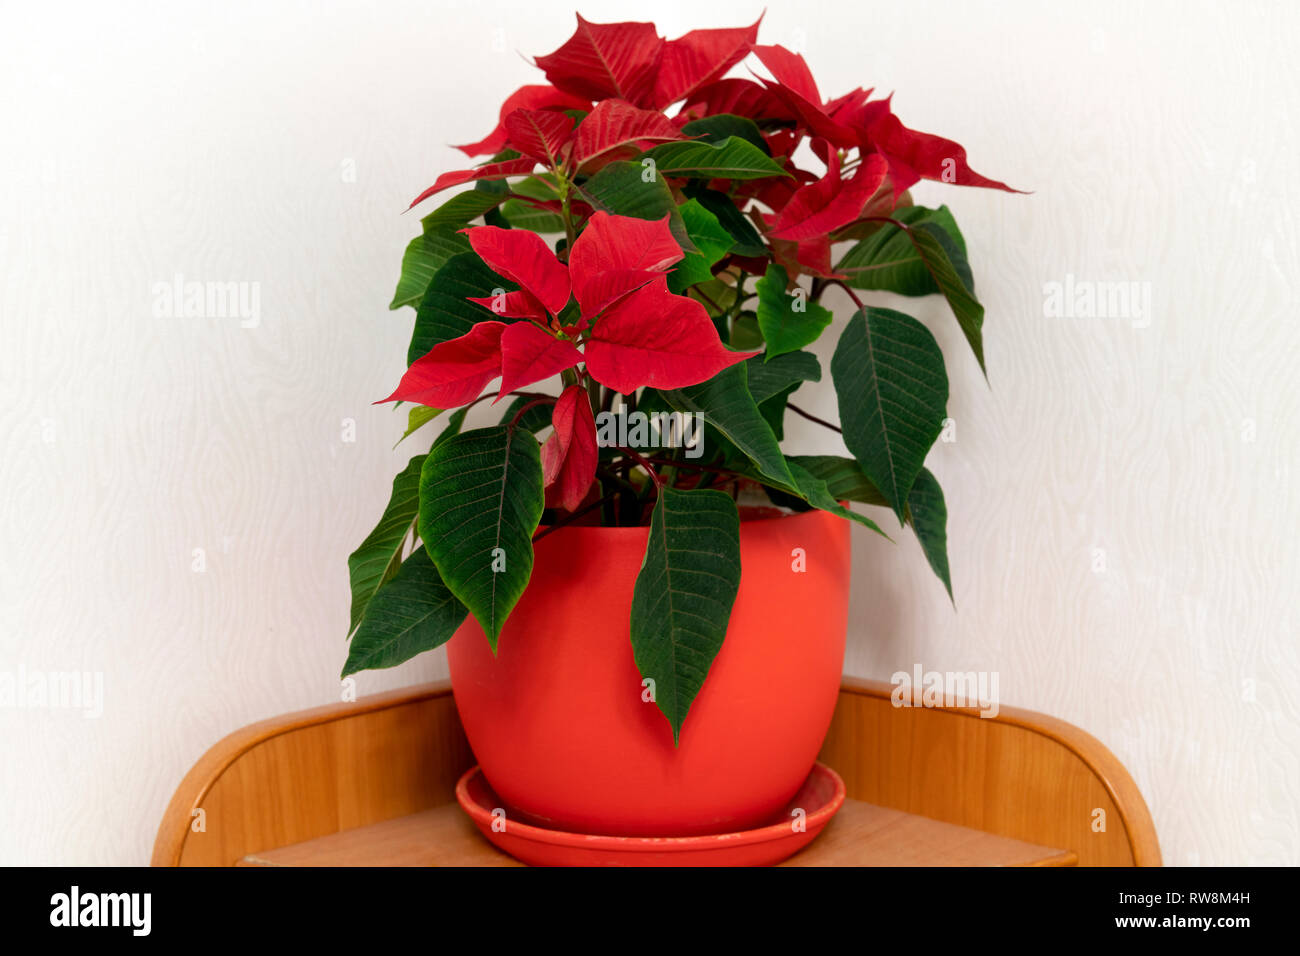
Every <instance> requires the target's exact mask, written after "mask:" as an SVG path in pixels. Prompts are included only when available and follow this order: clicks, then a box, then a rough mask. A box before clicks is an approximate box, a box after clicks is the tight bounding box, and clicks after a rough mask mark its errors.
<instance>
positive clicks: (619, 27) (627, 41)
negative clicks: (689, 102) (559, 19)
mask: <svg viewBox="0 0 1300 956" xmlns="http://www.w3.org/2000/svg"><path fill="white" fill-rule="evenodd" d="M663 42H664V41H663V40H662V39H660V37H659V34H658V33H657V32H656V31H655V25H654V24H653V23H590V22H589V21H587V20H584V19H583V18H582V14H578V29H577V30H576V31H575V32H574V34H573V36H571V37H570V38H569V39H568V40H567V41H565V43H564V45H563V46H561V47H560V48H559V49H558V50H556V51H555V52H554V53H551V54H548V55H547V56H539V57H537V61H536V62H537V65H538V66H539V67H541V69H543V70H544V71H546V78H547V79H548V80H550V81H551V82H552V83H553V84H554V85H555V86H556V88H557V89H561V90H564V91H565V92H567V93H571V94H573V95H574V96H585V97H587V98H588V99H592V100H603V99H608V98H610V97H616V98H618V99H621V100H627V101H628V102H629V103H634V104H636V105H638V106H651V105H653V102H652V100H653V97H652V95H651V94H652V91H653V89H654V81H655V68H656V66H658V63H659V53H660V50H661V49H662V48H663Z"/></svg>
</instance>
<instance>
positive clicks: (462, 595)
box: [419, 426, 542, 653]
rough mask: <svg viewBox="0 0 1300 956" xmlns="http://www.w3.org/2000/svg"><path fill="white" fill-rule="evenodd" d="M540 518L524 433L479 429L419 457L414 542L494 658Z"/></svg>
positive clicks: (536, 464) (525, 574) (536, 469)
mask: <svg viewBox="0 0 1300 956" xmlns="http://www.w3.org/2000/svg"><path fill="white" fill-rule="evenodd" d="M541 517H542V462H541V455H540V454H539V452H538V445H537V439H536V438H534V437H533V435H532V434H531V433H530V432H527V431H524V430H523V429H510V428H506V427H505V426H496V427H493V428H478V429H475V430H473V431H468V432H464V433H463V434H460V435H457V436H455V437H454V438H451V439H448V440H447V441H446V442H443V443H442V444H440V445H437V446H435V447H434V449H433V450H432V451H430V452H429V456H428V458H426V459H425V462H424V468H423V470H422V471H421V473H420V517H419V529H420V538H421V539H422V540H423V541H424V546H425V548H426V549H427V550H428V552H429V556H430V557H431V558H433V563H434V564H436V565H437V566H438V573H439V574H441V575H442V579H443V580H444V581H445V582H446V583H447V587H448V588H450V589H451V592H452V594H454V595H456V597H457V598H459V599H460V601H461V603H462V604H464V605H465V606H466V607H467V608H469V610H470V613H471V614H473V615H474V617H475V618H476V619H477V620H478V622H479V624H480V625H481V626H482V627H483V631H484V633H485V634H486V635H487V638H488V643H489V644H490V645H491V646H492V651H493V653H496V646H497V637H498V636H499V635H500V633H501V628H502V627H503V626H504V624H505V622H506V618H507V617H509V615H510V612H511V610H513V609H514V606H515V604H516V603H517V602H518V601H519V596H520V595H521V594H523V593H524V588H525V587H527V586H528V579H529V578H530V577H531V576H532V573H533V542H532V535H533V532H534V531H535V530H536V529H537V523H538V522H539V521H540V520H541Z"/></svg>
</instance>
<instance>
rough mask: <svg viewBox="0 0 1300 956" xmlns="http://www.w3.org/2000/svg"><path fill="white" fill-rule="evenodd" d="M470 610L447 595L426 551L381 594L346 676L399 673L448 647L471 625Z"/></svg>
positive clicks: (358, 639) (360, 634)
mask: <svg viewBox="0 0 1300 956" xmlns="http://www.w3.org/2000/svg"><path fill="white" fill-rule="evenodd" d="M465 614H466V611H465V606H464V605H463V604H461V603H460V601H458V600H456V596H455V595H454V594H452V593H451V591H449V590H447V586H446V585H445V584H443V583H442V578H441V577H439V575H438V569H437V568H436V567H434V564H433V561H432V560H431V559H430V558H429V555H428V553H427V552H425V550H424V549H423V548H420V549H418V550H416V551H414V552H412V553H411V556H410V557H409V558H407V559H406V560H405V561H403V562H402V566H401V567H400V568H399V569H398V571H397V574H396V575H395V576H394V577H393V578H392V580H390V581H388V582H387V583H386V584H384V585H383V586H382V587H381V588H380V589H379V591H378V592H377V593H376V594H375V596H374V598H373V600H371V602H370V607H369V608H367V610H366V616H365V617H364V618H363V619H362V621H361V626H360V627H359V628H358V629H357V632H356V634H354V635H353V636H352V646H351V647H349V648H348V659H347V663H345V664H344V665H343V674H342V675H341V676H343V677H347V676H348V675H349V674H355V673H356V672H357V671H364V670H373V669H375V668H379V667H396V666H397V665H398V664H401V663H402V662H403V661H408V660H410V659H411V658H412V657H414V656H415V655H416V654H420V653H423V652H424V651H431V650H433V649H434V648H435V647H439V646H440V645H442V644H445V643H447V641H448V640H450V639H451V636H452V635H453V634H455V633H456V629H457V628H458V627H460V625H461V624H462V623H463V622H464V620H465Z"/></svg>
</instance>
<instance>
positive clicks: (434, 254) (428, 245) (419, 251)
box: [388, 224, 470, 309]
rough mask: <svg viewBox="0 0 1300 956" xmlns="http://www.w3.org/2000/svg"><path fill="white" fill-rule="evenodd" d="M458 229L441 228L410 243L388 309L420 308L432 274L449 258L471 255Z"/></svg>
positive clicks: (425, 233)
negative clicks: (412, 306) (460, 254)
mask: <svg viewBox="0 0 1300 956" xmlns="http://www.w3.org/2000/svg"><path fill="white" fill-rule="evenodd" d="M460 228H461V227H460V226H458V225H454V224H443V225H439V226H435V227H434V228H433V229H427V230H425V232H424V233H423V234H422V235H419V236H416V237H415V238H414V239H412V240H411V242H410V244H409V245H408V246H407V247H406V253H405V254H404V255H403V256H402V276H401V278H400V279H398V280H397V291H396V292H394V293H393V301H392V302H391V303H389V305H388V307H389V308H390V309H398V308H401V307H402V306H404V305H419V302H420V300H421V299H422V298H424V292H425V290H426V289H428V288H429V282H430V281H431V280H432V279H433V275H434V273H435V272H437V271H438V270H439V269H441V268H442V266H443V264H444V263H445V262H446V261H447V260H448V259H450V258H451V257H452V256H454V255H457V254H459V253H462V252H469V251H470V249H469V240H468V239H466V238H465V237H464V236H463V235H461V234H460V233H459V232H458V231H457V230H459V229H460Z"/></svg>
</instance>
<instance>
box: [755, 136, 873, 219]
mask: <svg viewBox="0 0 1300 956" xmlns="http://www.w3.org/2000/svg"><path fill="white" fill-rule="evenodd" d="M830 160H831V166H830V169H829V170H828V171H827V173H826V175H825V176H823V177H822V178H821V179H819V180H818V181H817V182H815V183H813V184H812V185H810V186H805V187H803V189H800V190H799V191H798V192H797V193H795V194H794V196H793V197H792V198H791V200H790V201H789V202H788V203H786V206H785V208H784V209H782V210H781V215H780V217H779V218H778V219H777V221H776V225H775V226H774V227H773V229H772V232H771V234H770V235H771V237H772V238H773V239H794V240H799V239H809V238H811V237H813V236H817V235H825V234H826V233H829V232H831V231H832V230H834V229H838V228H839V227H840V226H843V225H846V224H847V223H850V222H852V221H853V220H854V219H857V218H858V215H859V214H860V213H861V212H862V207H863V206H865V205H866V204H867V200H868V199H870V198H871V197H872V195H874V194H875V192H876V190H877V189H879V188H880V184H881V183H882V182H883V181H884V179H885V174H886V173H887V172H889V164H888V163H887V162H886V161H885V159H884V157H882V156H881V155H880V154H878V153H872V154H871V155H869V156H867V157H865V158H864V159H863V160H862V163H861V164H860V165H859V166H858V168H857V170H856V171H855V172H854V174H853V176H852V178H850V179H847V180H841V179H840V168H839V165H840V164H839V157H838V154H836V153H832V154H831V155H830Z"/></svg>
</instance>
